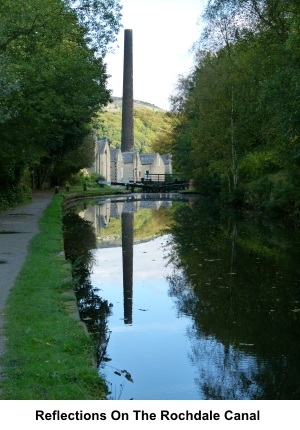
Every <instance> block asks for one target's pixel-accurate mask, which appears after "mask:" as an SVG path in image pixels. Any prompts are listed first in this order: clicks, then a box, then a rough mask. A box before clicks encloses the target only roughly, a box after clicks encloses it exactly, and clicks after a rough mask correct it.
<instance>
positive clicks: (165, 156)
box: [161, 154, 172, 164]
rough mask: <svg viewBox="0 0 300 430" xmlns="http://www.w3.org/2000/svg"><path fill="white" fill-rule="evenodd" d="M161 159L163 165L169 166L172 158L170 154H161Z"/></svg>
mask: <svg viewBox="0 0 300 430" xmlns="http://www.w3.org/2000/svg"><path fill="white" fill-rule="evenodd" d="M161 158H162V159H163V161H164V163H165V164H171V163H172V156H171V155H170V154H163V155H161Z"/></svg>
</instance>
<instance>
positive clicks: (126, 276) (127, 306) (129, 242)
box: [122, 212, 134, 324]
mask: <svg viewBox="0 0 300 430" xmlns="http://www.w3.org/2000/svg"><path fill="white" fill-rule="evenodd" d="M133 220H134V214H133V213H131V212H123V213H122V257H123V299H124V323H125V324H132V296H133V294H132V284H133Z"/></svg>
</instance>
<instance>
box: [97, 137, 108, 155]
mask: <svg viewBox="0 0 300 430" xmlns="http://www.w3.org/2000/svg"><path fill="white" fill-rule="evenodd" d="M97 143H98V152H99V153H100V154H103V153H104V151H105V149H106V147H107V145H108V141H107V139H98V140H97Z"/></svg>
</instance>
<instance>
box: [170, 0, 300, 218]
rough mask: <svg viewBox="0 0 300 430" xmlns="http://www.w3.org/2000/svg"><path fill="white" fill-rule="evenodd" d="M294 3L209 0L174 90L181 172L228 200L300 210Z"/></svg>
mask: <svg viewBox="0 0 300 430" xmlns="http://www.w3.org/2000/svg"><path fill="white" fill-rule="evenodd" d="M299 16H300V5H299V2H298V1H278V0H263V1H259V2H258V1H256V0H225V1H219V0H211V1H209V2H208V5H207V8H206V11H205V14H204V19H205V20H206V26H205V28H204V31H203V33H202V36H201V37H200V39H199V41H198V42H197V43H196V44H195V66H194V68H193V70H192V72H191V73H190V74H189V75H188V76H185V77H183V76H181V77H180V78H179V80H178V85H177V92H176V93H175V94H174V95H173V96H172V100H171V101H172V112H173V117H174V125H173V132H172V152H173V157H174V158H173V159H174V164H175V167H176V169H177V170H178V171H181V172H183V173H185V174H186V175H189V176H190V177H192V178H193V179H194V185H195V186H196V188H197V189H198V191H200V192H201V193H203V194H208V195H213V194H214V195H218V196H219V197H221V198H222V200H223V201H224V202H229V203H233V204H235V205H239V206H241V205H242V206H244V207H248V208H252V209H253V208H254V209H259V210H265V211H266V210H269V211H272V212H277V213H280V214H284V215H289V216H290V215H292V216H293V217H294V219H297V220H299V217H300V206H299V204H300V176H299V167H300V140H299V136H300V129H299V126H300V118H299V109H298V98H299V88H300V86H299V58H300V50H299V42H300V31H299V24H300V20H299Z"/></svg>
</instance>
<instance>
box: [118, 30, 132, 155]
mask: <svg viewBox="0 0 300 430" xmlns="http://www.w3.org/2000/svg"><path fill="white" fill-rule="evenodd" d="M132 52H133V48H132V30H125V31H124V68H123V101H122V138H121V150H122V152H127V151H133V150H134V149H133V148H134V143H133V55H132Z"/></svg>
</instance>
